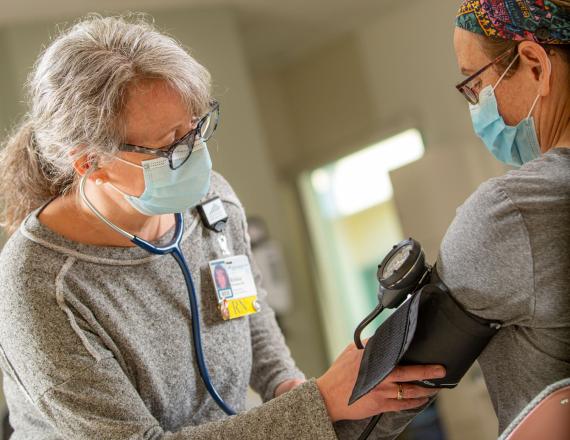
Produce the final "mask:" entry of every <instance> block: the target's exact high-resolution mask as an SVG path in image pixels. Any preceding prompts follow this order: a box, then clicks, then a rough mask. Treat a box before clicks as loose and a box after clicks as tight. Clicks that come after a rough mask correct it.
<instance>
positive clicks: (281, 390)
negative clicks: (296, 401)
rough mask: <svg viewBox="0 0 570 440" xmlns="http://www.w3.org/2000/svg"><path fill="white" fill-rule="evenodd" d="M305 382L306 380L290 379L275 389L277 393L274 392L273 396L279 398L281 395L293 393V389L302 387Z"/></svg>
mask: <svg viewBox="0 0 570 440" xmlns="http://www.w3.org/2000/svg"><path fill="white" fill-rule="evenodd" d="M303 382H305V379H288V380H285V381H283V382H281V383H280V384H279V385H277V386H276V387H275V391H274V392H273V396H274V397H279V396H280V395H281V394H285V393H286V392H287V391H291V390H292V389H293V388H295V387H297V386H299V385H301V384H302V383H303Z"/></svg>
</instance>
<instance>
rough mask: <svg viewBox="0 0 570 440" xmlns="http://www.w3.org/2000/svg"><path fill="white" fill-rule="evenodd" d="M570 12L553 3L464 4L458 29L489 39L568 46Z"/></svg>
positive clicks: (503, 0)
mask: <svg viewBox="0 0 570 440" xmlns="http://www.w3.org/2000/svg"><path fill="white" fill-rule="evenodd" d="M569 11H570V10H569V9H565V8H563V7H560V6H557V5H555V4H554V3H552V2H551V1H549V0H463V3H462V4H461V8H460V9H459V12H458V13H457V18H456V19H455V25H456V26H457V27H460V28H462V29H465V30H468V31H470V32H475V33H477V34H481V35H485V36H487V37H499V38H503V39H505V40H515V41H522V40H530V41H536V42H537V43H545V44H568V43H570V12H569Z"/></svg>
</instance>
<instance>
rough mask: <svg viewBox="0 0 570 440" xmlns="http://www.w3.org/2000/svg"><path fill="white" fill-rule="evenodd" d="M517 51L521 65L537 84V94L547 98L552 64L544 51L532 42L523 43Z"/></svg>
mask: <svg viewBox="0 0 570 440" xmlns="http://www.w3.org/2000/svg"><path fill="white" fill-rule="evenodd" d="M518 50H519V56H520V60H521V63H522V64H523V65H525V66H526V67H527V68H528V71H529V72H530V74H531V77H532V79H533V80H534V81H536V83H537V86H538V93H540V95H541V96H547V95H548V94H549V93H550V78H551V76H552V63H551V61H550V58H549V57H548V54H547V53H546V50H545V49H544V48H543V47H542V46H541V45H539V44H537V43H535V42H532V41H523V42H522V43H520V44H519V48H518Z"/></svg>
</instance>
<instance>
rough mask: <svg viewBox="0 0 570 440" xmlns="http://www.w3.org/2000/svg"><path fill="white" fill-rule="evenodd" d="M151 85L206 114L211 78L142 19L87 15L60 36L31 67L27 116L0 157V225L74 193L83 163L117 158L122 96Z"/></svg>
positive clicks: (7, 225)
mask: <svg viewBox="0 0 570 440" xmlns="http://www.w3.org/2000/svg"><path fill="white" fill-rule="evenodd" d="M151 78H152V79H163V80H165V81H167V82H168V83H169V84H170V85H171V86H172V87H173V88H174V89H175V90H176V91H177V92H178V93H179V94H180V96H181V98H182V100H183V102H184V103H185V104H186V105H187V106H188V109H189V112H190V113H191V114H193V115H200V114H202V113H205V112H206V111H207V109H208V105H209V102H210V74H209V73H208V71H207V70H206V69H205V68H204V67H203V66H202V65H200V64H199V63H198V62H197V61H196V60H194V59H193V58H192V57H191V56H190V55H189V53H188V52H187V51H186V50H185V49H184V48H183V47H182V46H181V44H180V43H178V42H177V41H176V40H174V39H173V38H171V37H169V36H167V35H165V34H163V33H160V32H159V31H158V30H157V29H156V28H155V27H154V26H153V24H151V23H149V21H148V20H147V19H146V18H145V17H144V16H142V15H129V16H113V17H102V16H99V15H90V16H88V17H87V18H85V19H82V20H81V21H80V22H78V23H77V24H75V25H74V26H72V27H70V28H69V29H67V30H64V31H63V32H61V33H60V34H59V35H58V36H57V37H56V38H55V39H54V40H53V41H52V43H51V44H50V45H49V46H48V47H47V48H46V49H45V50H44V51H43V53H42V54H41V55H40V56H39V58H38V60H37V62H36V64H35V65H34V69H33V71H32V72H31V74H30V76H29V78H28V82H27V97H28V104H29V107H30V108H29V112H28V114H27V115H26V116H25V117H24V119H23V121H22V122H21V124H20V125H19V126H18V127H16V129H15V130H14V133H13V134H12V136H11V137H9V138H8V140H7V141H6V142H5V148H4V149H3V151H2V153H1V155H0V194H2V197H3V199H4V200H3V202H4V206H3V207H2V208H3V212H2V214H1V218H0V220H1V222H2V226H4V227H5V228H6V229H7V230H8V231H9V232H12V231H13V230H14V229H15V228H16V227H17V226H18V224H19V223H20V222H21V221H22V220H23V218H24V217H25V216H26V215H27V214H28V213H29V212H30V211H32V210H33V209H35V208H36V207H38V206H40V205H41V204H43V203H45V202H46V201H47V200H49V199H50V198H53V197H56V196H59V195H63V194H65V193H66V192H68V191H69V190H71V189H72V188H74V185H75V183H76V178H77V176H76V173H75V171H74V168H73V163H74V162H75V161H76V160H77V159H78V158H79V157H81V156H83V155H87V157H90V158H91V157H93V158H106V157H107V158H108V157H109V156H110V155H113V154H115V153H116V151H117V146H118V145H119V143H120V142H121V141H122V139H123V137H124V127H123V121H122V118H121V116H122V115H121V112H122V109H123V107H124V98H125V92H126V90H127V88H128V87H129V85H131V84H133V82H135V81H136V80H140V79H151ZM78 147H81V148H78Z"/></svg>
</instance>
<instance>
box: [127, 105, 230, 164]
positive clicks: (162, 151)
mask: <svg viewBox="0 0 570 440" xmlns="http://www.w3.org/2000/svg"><path fill="white" fill-rule="evenodd" d="M215 113H217V115H216V118H215V120H214V123H215V125H214V127H213V128H212V130H211V132H210V134H209V136H208V137H207V138H202V140H203V141H207V140H208V139H210V138H211V137H212V135H213V134H214V131H216V128H217V127H218V122H219V120H220V103H219V102H218V101H212V102H211V103H210V110H208V112H207V113H206V114H205V115H204V116H202V117H201V118H200V120H199V121H198V122H197V123H196V127H194V128H193V129H192V130H190V131H189V132H188V133H186V134H185V135H184V136H182V137H181V138H179V139H177V140H175V141H174V142H173V143H171V144H170V145H166V146H164V147H160V148H151V147H143V146H142V145H133V144H121V145H119V147H118V149H119V151H124V152H130V153H142V154H150V155H152V156H157V157H165V158H167V159H168V165H169V166H170V169H172V170H176V169H178V168H180V167H181V166H182V165H184V164H185V163H186V161H188V159H189V158H190V156H191V155H192V151H194V143H195V142H196V134H197V133H200V130H201V129H202V126H203V125H204V123H205V122H206V120H207V119H208V118H209V117H211V116H212V115H213V114H215ZM180 144H186V145H188V146H189V148H190V150H189V152H188V156H186V158H185V159H184V160H183V161H182V162H181V163H180V164H178V165H176V166H174V163H173V161H172V156H173V155H174V150H176V147H178V146H179V145H180Z"/></svg>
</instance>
